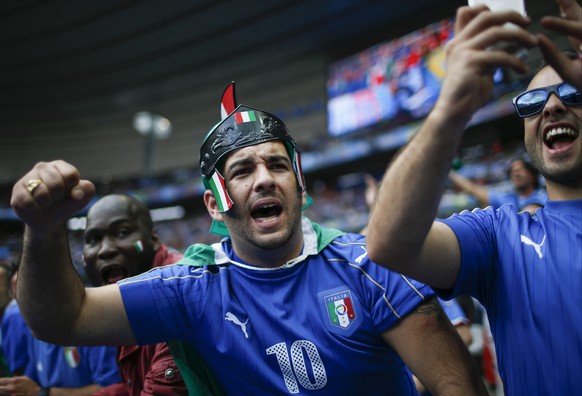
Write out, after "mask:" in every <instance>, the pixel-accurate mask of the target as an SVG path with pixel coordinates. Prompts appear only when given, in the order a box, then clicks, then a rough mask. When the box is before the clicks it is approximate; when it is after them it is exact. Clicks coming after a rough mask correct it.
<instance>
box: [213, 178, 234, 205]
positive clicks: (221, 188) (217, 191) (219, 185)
mask: <svg viewBox="0 0 582 396" xmlns="http://www.w3.org/2000/svg"><path fill="white" fill-rule="evenodd" d="M208 183H209V184H210V189H211V190H212V194H213V195H214V198H215V199H216V203H217V205H218V210H219V212H220V213H224V212H226V211H227V210H229V209H230V208H232V205H233V202H232V200H231V199H230V196H229V195H228V192H227V191H226V186H225V185H224V177H222V175H221V174H220V173H218V172H216V171H215V172H214V173H213V174H212V178H210V180H209V181H208Z"/></svg>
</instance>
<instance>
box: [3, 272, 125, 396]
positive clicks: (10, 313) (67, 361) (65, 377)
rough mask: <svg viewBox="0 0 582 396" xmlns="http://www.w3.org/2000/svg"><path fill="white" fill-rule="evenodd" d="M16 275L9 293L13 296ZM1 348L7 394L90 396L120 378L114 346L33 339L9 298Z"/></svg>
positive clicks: (16, 306) (4, 390) (13, 302)
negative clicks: (8, 372) (87, 345)
mask: <svg viewBox="0 0 582 396" xmlns="http://www.w3.org/2000/svg"><path fill="white" fill-rule="evenodd" d="M17 276H18V273H17V272H16V273H14V275H13V276H12V282H11V286H12V287H11V289H12V290H11V291H12V293H13V296H14V295H16V283H17ZM2 335H3V337H2V349H3V351H4V353H5V355H6V360H7V364H8V367H9V369H10V371H11V373H12V374H13V377H5V378H0V391H3V392H6V393H8V394H11V395H39V396H49V395H52V396H55V395H61V394H66V395H71V396H77V395H79V396H80V395H92V394H93V393H94V392H96V391H98V390H99V389H101V387H103V386H107V385H110V384H113V383H116V382H119V381H120V380H121V379H120V377H119V372H118V369H117V365H116V362H115V350H116V348H114V347H104V346H91V347H74V346H67V347H64V346H58V345H53V344H48V343H46V342H43V341H40V340H38V339H36V338H35V337H33V335H32V333H31V332H30V330H29V329H28V327H27V326H26V323H25V322H24V319H23V318H22V316H21V315H20V310H19V309H18V304H17V303H16V300H15V299H12V301H11V302H10V304H9V305H8V307H7V308H6V312H5V314H4V316H3V318H2Z"/></svg>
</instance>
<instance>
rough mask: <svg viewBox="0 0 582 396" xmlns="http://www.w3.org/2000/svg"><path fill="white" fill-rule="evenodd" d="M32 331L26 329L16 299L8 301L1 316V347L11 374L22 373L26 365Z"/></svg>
mask: <svg viewBox="0 0 582 396" xmlns="http://www.w3.org/2000/svg"><path fill="white" fill-rule="evenodd" d="M30 337H32V333H31V332H30V330H29V329H28V326H27V325H26V322H25V321H24V318H23V317H22V315H21V314H20V308H18V304H17V303H16V300H12V301H10V303H9V304H8V305H7V306H6V309H5V310H4V315H3V316H2V349H3V351H4V356H5V357H6V363H7V364H8V369H9V370H10V372H11V373H12V374H15V373H20V374H22V373H23V371H24V369H26V367H27V366H28V362H29V359H28V352H27V348H28V339H29V338H30Z"/></svg>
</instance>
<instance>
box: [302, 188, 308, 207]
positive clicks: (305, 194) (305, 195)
mask: <svg viewBox="0 0 582 396" xmlns="http://www.w3.org/2000/svg"><path fill="white" fill-rule="evenodd" d="M305 205H307V192H306V191H305V190H303V191H301V207H302V208H304V207H305Z"/></svg>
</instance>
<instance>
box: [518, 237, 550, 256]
mask: <svg viewBox="0 0 582 396" xmlns="http://www.w3.org/2000/svg"><path fill="white" fill-rule="evenodd" d="M545 240H546V236H545V235H544V238H543V239H542V241H541V242H540V243H539V244H538V243H535V242H533V241H532V240H531V239H529V238H528V237H526V236H525V235H521V243H524V244H526V245H529V246H533V248H534V249H535V251H536V253H537V254H538V256H540V258H542V257H543V255H542V245H543V244H544V242H545Z"/></svg>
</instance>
